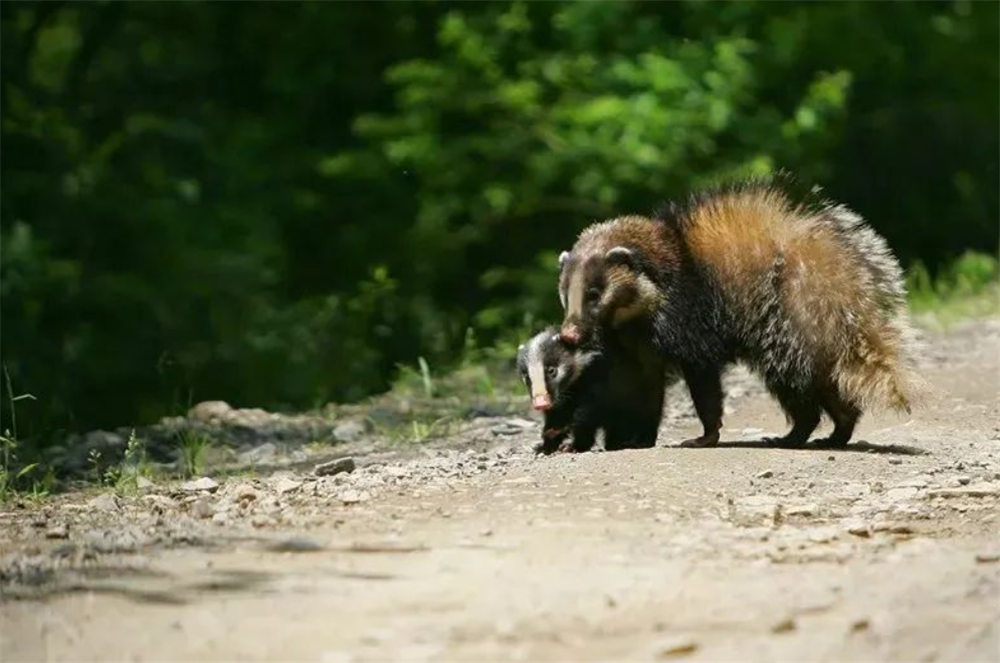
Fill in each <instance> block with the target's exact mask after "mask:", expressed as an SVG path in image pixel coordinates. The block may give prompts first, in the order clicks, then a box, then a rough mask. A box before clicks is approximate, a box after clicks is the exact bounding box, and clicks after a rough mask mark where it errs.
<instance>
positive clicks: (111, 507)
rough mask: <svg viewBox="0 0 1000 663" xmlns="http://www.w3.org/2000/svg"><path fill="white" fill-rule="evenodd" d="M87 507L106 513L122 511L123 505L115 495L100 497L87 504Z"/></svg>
mask: <svg viewBox="0 0 1000 663" xmlns="http://www.w3.org/2000/svg"><path fill="white" fill-rule="evenodd" d="M87 506H88V507H89V508H91V509H96V510H97V511H105V512H111V511H118V510H119V509H121V503H120V501H119V499H118V496H117V495H115V494H113V493H104V494H102V495H98V496H97V497H95V498H94V499H92V500H90V501H89V502H87Z"/></svg>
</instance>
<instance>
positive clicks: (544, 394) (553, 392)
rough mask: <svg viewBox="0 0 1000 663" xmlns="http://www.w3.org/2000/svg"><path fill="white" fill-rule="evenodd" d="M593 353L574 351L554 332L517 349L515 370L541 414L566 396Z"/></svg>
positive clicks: (547, 333)
mask: <svg viewBox="0 0 1000 663" xmlns="http://www.w3.org/2000/svg"><path fill="white" fill-rule="evenodd" d="M596 356H597V355H596V353H592V352H584V351H578V350H573V349H571V348H569V347H567V346H566V344H565V343H563V342H562V340H561V339H560V338H559V333H558V332H557V330H556V329H555V328H551V329H546V330H545V331H543V332H541V333H539V334H537V335H535V336H533V337H532V338H531V340H530V341H528V342H527V343H524V344H523V345H521V347H519V348H518V349H517V369H518V372H519V373H520V375H521V380H522V381H523V382H524V385H525V386H526V387H527V388H528V393H529V394H530V395H531V405H532V407H534V408H535V409H536V410H538V411H540V412H545V411H547V410H550V409H551V408H553V407H555V406H556V405H558V404H559V403H560V401H561V400H562V399H563V398H564V397H565V396H566V395H567V393H568V392H569V391H570V390H571V388H572V387H573V385H574V384H575V383H576V381H577V379H578V378H579V377H580V375H581V374H582V373H583V371H584V370H585V369H586V368H587V366H589V365H590V363H591V362H592V361H593V360H594V359H595V358H596Z"/></svg>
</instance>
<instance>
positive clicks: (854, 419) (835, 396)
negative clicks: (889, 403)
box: [816, 386, 861, 447]
mask: <svg viewBox="0 0 1000 663" xmlns="http://www.w3.org/2000/svg"><path fill="white" fill-rule="evenodd" d="M821 399H822V401H823V410H825V411H826V413H827V414H828V415H830V419H832V420H833V432H832V433H830V435H829V436H828V437H825V438H823V439H821V440H817V441H816V443H817V444H820V445H824V446H833V447H842V446H844V445H845V444H847V443H848V441H850V439H851V436H852V435H853V434H854V427H855V426H856V425H857V423H858V420H859V419H860V418H861V408H860V407H858V406H857V405H855V404H854V403H851V402H850V401H848V400H847V399H845V398H844V396H843V394H841V393H840V391H839V390H838V389H837V388H836V386H831V387H830V388H828V389H826V390H824V391H823V393H822V395H821Z"/></svg>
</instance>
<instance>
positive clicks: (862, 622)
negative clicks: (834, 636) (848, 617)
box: [851, 617, 872, 633]
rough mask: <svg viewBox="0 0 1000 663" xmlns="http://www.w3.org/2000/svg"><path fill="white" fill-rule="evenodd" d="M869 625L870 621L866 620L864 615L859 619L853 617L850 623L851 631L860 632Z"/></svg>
mask: <svg viewBox="0 0 1000 663" xmlns="http://www.w3.org/2000/svg"><path fill="white" fill-rule="evenodd" d="M871 626H872V625H871V622H870V621H868V619H866V618H864V617H862V618H861V619H855V620H854V621H853V622H852V623H851V632H852V633H860V632H862V631H867V630H868V629H870V628H871Z"/></svg>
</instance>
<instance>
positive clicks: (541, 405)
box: [531, 394, 552, 412]
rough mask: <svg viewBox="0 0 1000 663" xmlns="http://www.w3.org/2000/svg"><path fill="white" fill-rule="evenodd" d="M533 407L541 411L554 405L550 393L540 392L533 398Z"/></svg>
mask: <svg viewBox="0 0 1000 663" xmlns="http://www.w3.org/2000/svg"><path fill="white" fill-rule="evenodd" d="M531 407H533V408H535V409H536V410H538V411H539V412H545V411H546V410H548V409H550V408H551V407H552V399H551V398H549V395H548V394H538V395H536V396H535V397H534V398H532V399H531Z"/></svg>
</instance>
